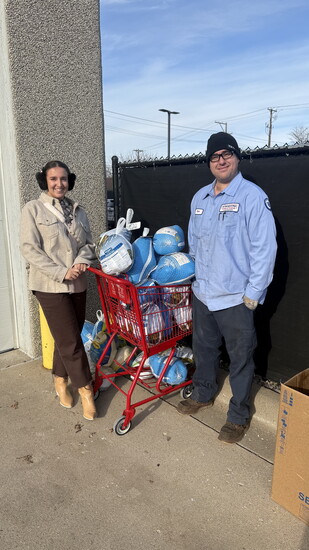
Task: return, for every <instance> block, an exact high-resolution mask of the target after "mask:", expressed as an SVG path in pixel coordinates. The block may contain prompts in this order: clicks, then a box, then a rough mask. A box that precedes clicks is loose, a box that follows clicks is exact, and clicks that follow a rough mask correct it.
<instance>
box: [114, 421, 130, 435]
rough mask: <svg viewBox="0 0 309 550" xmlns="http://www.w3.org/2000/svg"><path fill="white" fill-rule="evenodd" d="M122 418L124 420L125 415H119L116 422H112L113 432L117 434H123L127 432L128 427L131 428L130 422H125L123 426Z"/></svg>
mask: <svg viewBox="0 0 309 550" xmlns="http://www.w3.org/2000/svg"><path fill="white" fill-rule="evenodd" d="M124 420H125V416H121V417H120V418H118V420H116V422H115V424H114V432H115V433H116V434H117V435H124V434H126V433H128V431H129V429H130V428H131V422H129V424H127V426H126V427H125V428H123V421H124Z"/></svg>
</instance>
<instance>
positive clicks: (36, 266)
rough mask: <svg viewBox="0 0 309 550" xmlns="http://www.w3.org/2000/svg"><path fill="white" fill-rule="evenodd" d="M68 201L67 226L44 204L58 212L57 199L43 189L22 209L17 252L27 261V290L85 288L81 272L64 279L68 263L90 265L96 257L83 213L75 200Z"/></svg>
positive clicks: (76, 289) (59, 290)
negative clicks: (69, 219) (70, 215)
mask: <svg viewBox="0 0 309 550" xmlns="http://www.w3.org/2000/svg"><path fill="white" fill-rule="evenodd" d="M71 202H72V204H73V221H72V224H71V225H70V227H68V226H66V225H65V224H64V223H62V222H61V221H60V220H59V219H58V218H57V217H56V215H55V214H54V213H52V212H50V211H49V210H48V208H47V207H46V206H44V204H46V203H49V204H51V205H53V206H55V207H56V208H57V210H60V211H61V212H62V210H61V206H60V204H59V201H58V200H57V199H53V197H50V196H49V195H47V193H45V192H43V193H41V195H40V197H39V199H38V200H33V201H29V202H27V204H25V206H24V208H23V209H22V213H21V234H20V243H21V253H22V255H23V256H24V258H25V259H26V260H27V262H28V263H29V264H30V271H29V288H30V290H39V291H41V292H57V293H58V292H70V293H72V292H83V291H84V290H85V289H86V287H87V278H86V274H85V273H82V274H81V275H80V276H79V277H78V279H76V280H74V281H65V280H64V277H65V275H66V273H67V271H68V269H69V268H70V267H72V265H74V264H79V263H85V264H88V265H90V264H91V262H92V261H93V260H95V258H96V256H95V251H94V244H93V242H92V237H91V232H90V227H89V222H88V218H87V214H86V212H85V210H84V209H83V208H82V207H81V206H79V204H78V203H77V202H74V201H71Z"/></svg>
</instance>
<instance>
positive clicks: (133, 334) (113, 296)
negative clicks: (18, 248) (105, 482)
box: [89, 267, 192, 435]
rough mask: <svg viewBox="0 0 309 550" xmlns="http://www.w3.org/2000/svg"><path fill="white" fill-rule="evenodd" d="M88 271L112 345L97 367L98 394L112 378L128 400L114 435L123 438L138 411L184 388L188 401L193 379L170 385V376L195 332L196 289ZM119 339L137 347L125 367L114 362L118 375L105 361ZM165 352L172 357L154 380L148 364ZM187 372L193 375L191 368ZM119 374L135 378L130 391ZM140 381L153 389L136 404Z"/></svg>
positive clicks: (169, 357)
mask: <svg viewBox="0 0 309 550" xmlns="http://www.w3.org/2000/svg"><path fill="white" fill-rule="evenodd" d="M89 271H91V272H92V273H94V274H95V277H96V282H97V287H98V293H99V297H100V301H101V305H102V310H103V313H104V317H105V322H106V330H107V333H108V334H109V340H108V343H107V345H106V347H105V349H104V351H103V352H102V354H101V357H100V358H99V360H98V362H97V364H96V370H95V377H94V394H95V396H96V395H97V394H98V391H99V388H100V387H101V384H102V382H103V380H104V379H107V380H109V382H110V383H111V384H112V385H113V386H114V387H115V388H117V389H118V390H119V391H120V392H121V393H122V394H124V395H125V396H126V408H125V409H124V411H123V414H122V416H121V417H120V418H119V419H118V420H117V421H116V422H115V424H114V431H115V433H116V434H118V435H124V434H126V433H127V432H128V431H129V429H130V428H131V420H132V418H133V416H134V414H135V410H136V407H138V406H140V405H143V404H145V403H148V402H150V401H153V400H154V399H157V398H159V397H163V396H165V395H167V394H169V393H172V392H175V391H177V390H181V393H182V396H183V397H185V398H186V397H189V395H190V393H191V392H192V383H191V379H186V380H185V381H184V382H182V383H180V384H177V385H170V384H167V383H166V379H167V377H166V376H165V375H166V374H167V369H168V367H169V366H170V364H171V361H172V359H173V357H174V355H175V351H176V344H177V343H179V341H180V340H182V339H184V338H185V337H187V336H188V335H190V334H191V333H192V305H191V298H192V293H191V285H190V284H177V285H167V286H139V287H136V286H135V285H133V284H132V283H131V282H130V281H129V280H127V279H125V278H118V277H114V276H111V275H106V274H105V273H103V271H101V270H99V269H96V268H92V267H90V268H89ZM116 336H119V337H121V338H123V339H124V340H126V342H127V343H128V344H131V345H132V347H133V349H132V353H131V354H130V355H129V357H128V358H127V359H126V361H125V362H124V363H123V364H120V363H117V361H116V360H114V363H116V366H118V367H119V370H118V371H116V372H113V373H104V370H103V369H102V365H103V363H104V357H105V355H106V354H107V353H108V351H109V349H110V346H111V345H112V342H113V340H114V339H115V338H116ZM167 350H169V351H167ZM163 351H165V352H167V355H166V357H167V359H166V361H165V364H164V367H163V369H162V371H161V372H160V375H159V377H158V378H155V377H153V376H152V374H151V371H150V369H149V366H146V365H145V362H146V360H147V359H148V358H149V357H150V356H152V355H154V354H157V353H159V352H163ZM137 354H142V357H141V361H140V362H139V364H138V367H137V368H134V367H132V361H133V360H134V358H135V357H136V355H137ZM188 372H189V376H190V369H189V371H188ZM120 376H127V377H129V379H130V380H131V384H130V387H129V390H128V391H124V390H123V388H122V387H120V385H119V381H118V378H119V377H120ZM137 383H138V384H140V385H142V386H143V387H144V388H146V389H147V390H149V393H150V394H151V395H150V396H149V397H147V398H145V399H143V400H141V401H137V402H133V398H132V395H133V391H134V388H135V387H136V384H137Z"/></svg>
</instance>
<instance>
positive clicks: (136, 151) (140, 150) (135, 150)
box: [133, 149, 144, 162]
mask: <svg viewBox="0 0 309 550" xmlns="http://www.w3.org/2000/svg"><path fill="white" fill-rule="evenodd" d="M133 151H134V152H135V153H136V156H137V162H139V154H140V153H143V152H144V151H143V149H133Z"/></svg>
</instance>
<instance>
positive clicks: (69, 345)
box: [33, 291, 92, 388]
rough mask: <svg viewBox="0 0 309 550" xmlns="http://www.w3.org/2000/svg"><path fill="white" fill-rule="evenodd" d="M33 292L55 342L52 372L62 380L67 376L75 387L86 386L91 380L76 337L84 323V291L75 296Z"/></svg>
mask: <svg viewBox="0 0 309 550" xmlns="http://www.w3.org/2000/svg"><path fill="white" fill-rule="evenodd" d="M33 293H34V294H35V296H36V298H37V299H38V301H39V303H40V305H41V307H42V310H43V312H44V315H45V317H46V321H47V323H48V326H49V329H50V332H51V334H52V336H53V338H54V341H55V348H54V358H53V369H52V373H53V374H55V375H57V376H62V377H63V378H65V377H67V376H69V378H70V379H71V382H72V384H73V386H75V387H76V388H82V387H83V386H86V385H87V384H89V382H90V381H91V380H92V376H91V373H90V369H89V363H88V359H87V355H86V353H85V348H84V344H83V341H82V339H81V335H80V333H81V331H82V328H83V325H84V321H85V312H86V291H84V292H79V293H75V294H68V293H53V292H39V291H34V292H33Z"/></svg>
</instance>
